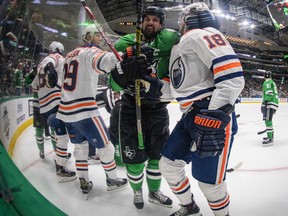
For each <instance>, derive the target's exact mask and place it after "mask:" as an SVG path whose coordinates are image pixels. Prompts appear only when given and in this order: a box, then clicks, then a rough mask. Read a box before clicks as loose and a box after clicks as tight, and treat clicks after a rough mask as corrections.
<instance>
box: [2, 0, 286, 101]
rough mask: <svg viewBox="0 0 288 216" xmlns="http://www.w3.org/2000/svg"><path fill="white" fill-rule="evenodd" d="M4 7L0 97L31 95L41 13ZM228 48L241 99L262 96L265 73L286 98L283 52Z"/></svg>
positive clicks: (11, 4) (16, 5) (40, 49)
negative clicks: (238, 68) (241, 83)
mask: <svg viewBox="0 0 288 216" xmlns="http://www.w3.org/2000/svg"><path fill="white" fill-rule="evenodd" d="M4 2H5V1H4ZM6 4H7V5H5V3H3V2H2V4H1V5H0V14H1V16H0V97H7V96H12V95H16V96H19V95H26V94H31V93H32V92H31V89H30V87H29V86H27V85H25V83H24V79H25V76H26V75H27V74H28V73H29V72H30V71H31V70H32V67H33V65H37V63H38V62H40V60H41V59H42V58H43V57H45V55H47V54H48V53H47V49H45V47H44V46H42V40H41V38H42V35H41V34H40V33H39V32H41V31H37V29H35V28H32V26H33V24H34V23H35V20H37V21H38V22H41V21H42V17H41V13H40V12H39V11H37V10H36V11H34V13H33V14H32V15H31V16H26V15H25V13H24V11H25V10H26V8H25V4H23V3H22V1H21V0H14V1H6ZM33 17H34V18H33ZM34 26H35V25H34ZM42 33H43V32H42ZM231 45H232V46H233V48H234V50H235V52H236V54H237V55H238V57H239V59H240V61H241V64H242V67H243V71H244V76H245V81H246V84H245V88H244V90H243V91H242V93H241V97H262V84H263V82H264V79H263V71H265V70H269V71H271V72H272V74H273V80H274V81H275V82H276V84H277V87H278V91H279V97H282V98H287V94H288V63H287V62H286V61H285V60H284V55H285V53H283V52H280V51H271V50H269V51H261V50H259V49H258V48H257V47H256V46H254V47H251V46H247V45H246V46H245V45H242V44H237V43H234V44H233V43H231ZM106 80H107V77H100V83H99V84H101V85H103V84H105V83H106Z"/></svg>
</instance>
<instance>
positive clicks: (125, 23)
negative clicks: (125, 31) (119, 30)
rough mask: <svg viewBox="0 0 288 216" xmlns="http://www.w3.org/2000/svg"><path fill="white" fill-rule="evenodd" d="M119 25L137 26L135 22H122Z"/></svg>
mask: <svg viewBox="0 0 288 216" xmlns="http://www.w3.org/2000/svg"><path fill="white" fill-rule="evenodd" d="M119 25H121V26H134V25H136V23H135V22H120V23H119Z"/></svg>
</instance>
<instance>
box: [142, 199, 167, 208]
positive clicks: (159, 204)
mask: <svg viewBox="0 0 288 216" xmlns="http://www.w3.org/2000/svg"><path fill="white" fill-rule="evenodd" d="M148 201H149V202H150V203H152V204H154V205H158V206H162V207H165V208H172V204H171V205H164V204H162V203H160V202H158V201H156V200H153V199H148Z"/></svg>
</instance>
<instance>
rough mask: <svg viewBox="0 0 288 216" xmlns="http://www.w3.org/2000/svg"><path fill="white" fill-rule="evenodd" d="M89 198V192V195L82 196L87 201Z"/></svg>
mask: <svg viewBox="0 0 288 216" xmlns="http://www.w3.org/2000/svg"><path fill="white" fill-rule="evenodd" d="M89 197H90V192H89V193H87V194H84V199H85V200H88V199H89Z"/></svg>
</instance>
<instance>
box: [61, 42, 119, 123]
mask: <svg viewBox="0 0 288 216" xmlns="http://www.w3.org/2000/svg"><path fill="white" fill-rule="evenodd" d="M117 62H118V60H117V58H116V57H115V55H114V54H113V53H112V52H105V51H102V50H101V49H99V48H98V47H96V46H92V45H90V46H83V47H79V48H77V49H75V50H73V51H72V52H70V53H69V54H68V55H67V56H66V59H65V64H64V71H65V79H64V83H63V86H62V92H61V102H60V106H59V109H58V113H57V118H59V119H61V120H62V121H64V122H76V121H80V120H83V119H86V118H91V117H94V116H99V115H100V112H99V110H98V107H97V103H96V101H95V93H96V92H97V83H98V76H99V74H104V73H108V72H110V70H111V69H112V68H114V67H115V64H116V63H117Z"/></svg>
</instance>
